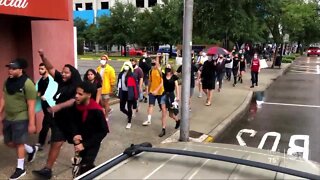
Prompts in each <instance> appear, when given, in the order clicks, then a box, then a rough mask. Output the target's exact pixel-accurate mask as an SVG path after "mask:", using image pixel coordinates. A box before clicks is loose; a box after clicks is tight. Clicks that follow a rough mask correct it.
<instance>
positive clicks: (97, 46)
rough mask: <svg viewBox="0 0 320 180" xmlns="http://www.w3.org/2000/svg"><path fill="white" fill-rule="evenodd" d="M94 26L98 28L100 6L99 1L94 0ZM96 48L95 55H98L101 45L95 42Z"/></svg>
mask: <svg viewBox="0 0 320 180" xmlns="http://www.w3.org/2000/svg"><path fill="white" fill-rule="evenodd" d="M93 16H94V17H93V18H94V19H93V24H94V25H95V26H97V18H98V17H97V16H98V4H97V0H93ZM94 47H95V52H96V53H95V54H98V53H99V45H98V43H97V42H96V41H95V42H94Z"/></svg>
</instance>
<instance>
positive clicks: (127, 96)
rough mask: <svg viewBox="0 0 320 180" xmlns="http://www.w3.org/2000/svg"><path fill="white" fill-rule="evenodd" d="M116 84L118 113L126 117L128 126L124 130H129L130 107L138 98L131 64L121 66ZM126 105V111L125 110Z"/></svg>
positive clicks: (126, 63)
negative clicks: (118, 99)
mask: <svg viewBox="0 0 320 180" xmlns="http://www.w3.org/2000/svg"><path fill="white" fill-rule="evenodd" d="M117 84H118V86H117V87H118V92H119V98H120V111H121V112H123V113H124V114H126V115H127V118H128V124H127V126H126V129H130V128H131V120H132V107H133V104H134V103H135V101H137V100H138V97H139V93H138V89H137V84H136V80H135V77H134V75H133V67H132V64H131V62H129V61H127V62H125V63H124V64H123V66H122V68H121V72H120V74H119V75H118V83H117ZM126 105H127V109H126V108H125V106H126Z"/></svg>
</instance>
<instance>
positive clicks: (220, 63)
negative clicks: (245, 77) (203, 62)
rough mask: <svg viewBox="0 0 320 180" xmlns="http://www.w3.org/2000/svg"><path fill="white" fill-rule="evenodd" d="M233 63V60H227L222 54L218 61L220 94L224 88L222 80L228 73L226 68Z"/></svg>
mask: <svg viewBox="0 0 320 180" xmlns="http://www.w3.org/2000/svg"><path fill="white" fill-rule="evenodd" d="M231 61H232V60H231V59H229V60H227V59H225V58H224V57H223V55H222V54H220V56H219V59H218V60H217V61H216V77H217V80H218V81H219V88H218V92H220V90H221V88H222V79H223V77H224V74H225V72H226V68H225V66H226V64H228V63H230V62H231Z"/></svg>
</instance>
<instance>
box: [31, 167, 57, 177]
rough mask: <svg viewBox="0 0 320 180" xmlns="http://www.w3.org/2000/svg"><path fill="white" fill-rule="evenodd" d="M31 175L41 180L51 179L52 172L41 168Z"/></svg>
mask: <svg viewBox="0 0 320 180" xmlns="http://www.w3.org/2000/svg"><path fill="white" fill-rule="evenodd" d="M32 174H33V175H35V176H37V177H39V178H43V179H51V177H52V170H51V169H49V168H46V167H45V168H42V169H40V170H38V171H32Z"/></svg>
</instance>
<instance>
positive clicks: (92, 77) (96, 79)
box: [83, 69, 102, 104]
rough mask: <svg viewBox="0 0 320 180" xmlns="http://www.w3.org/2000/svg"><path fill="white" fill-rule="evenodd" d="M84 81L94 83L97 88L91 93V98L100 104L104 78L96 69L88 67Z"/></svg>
mask: <svg viewBox="0 0 320 180" xmlns="http://www.w3.org/2000/svg"><path fill="white" fill-rule="evenodd" d="M83 81H85V82H90V83H92V84H93V86H94V87H95V88H96V91H95V92H93V93H92V94H91V98H92V99H93V100H95V101H96V102H97V103H98V104H99V103H100V100H101V88H102V79H101V76H100V74H99V73H97V72H96V71H95V70H94V69H88V70H87V72H86V73H85V74H84V77H83Z"/></svg>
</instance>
